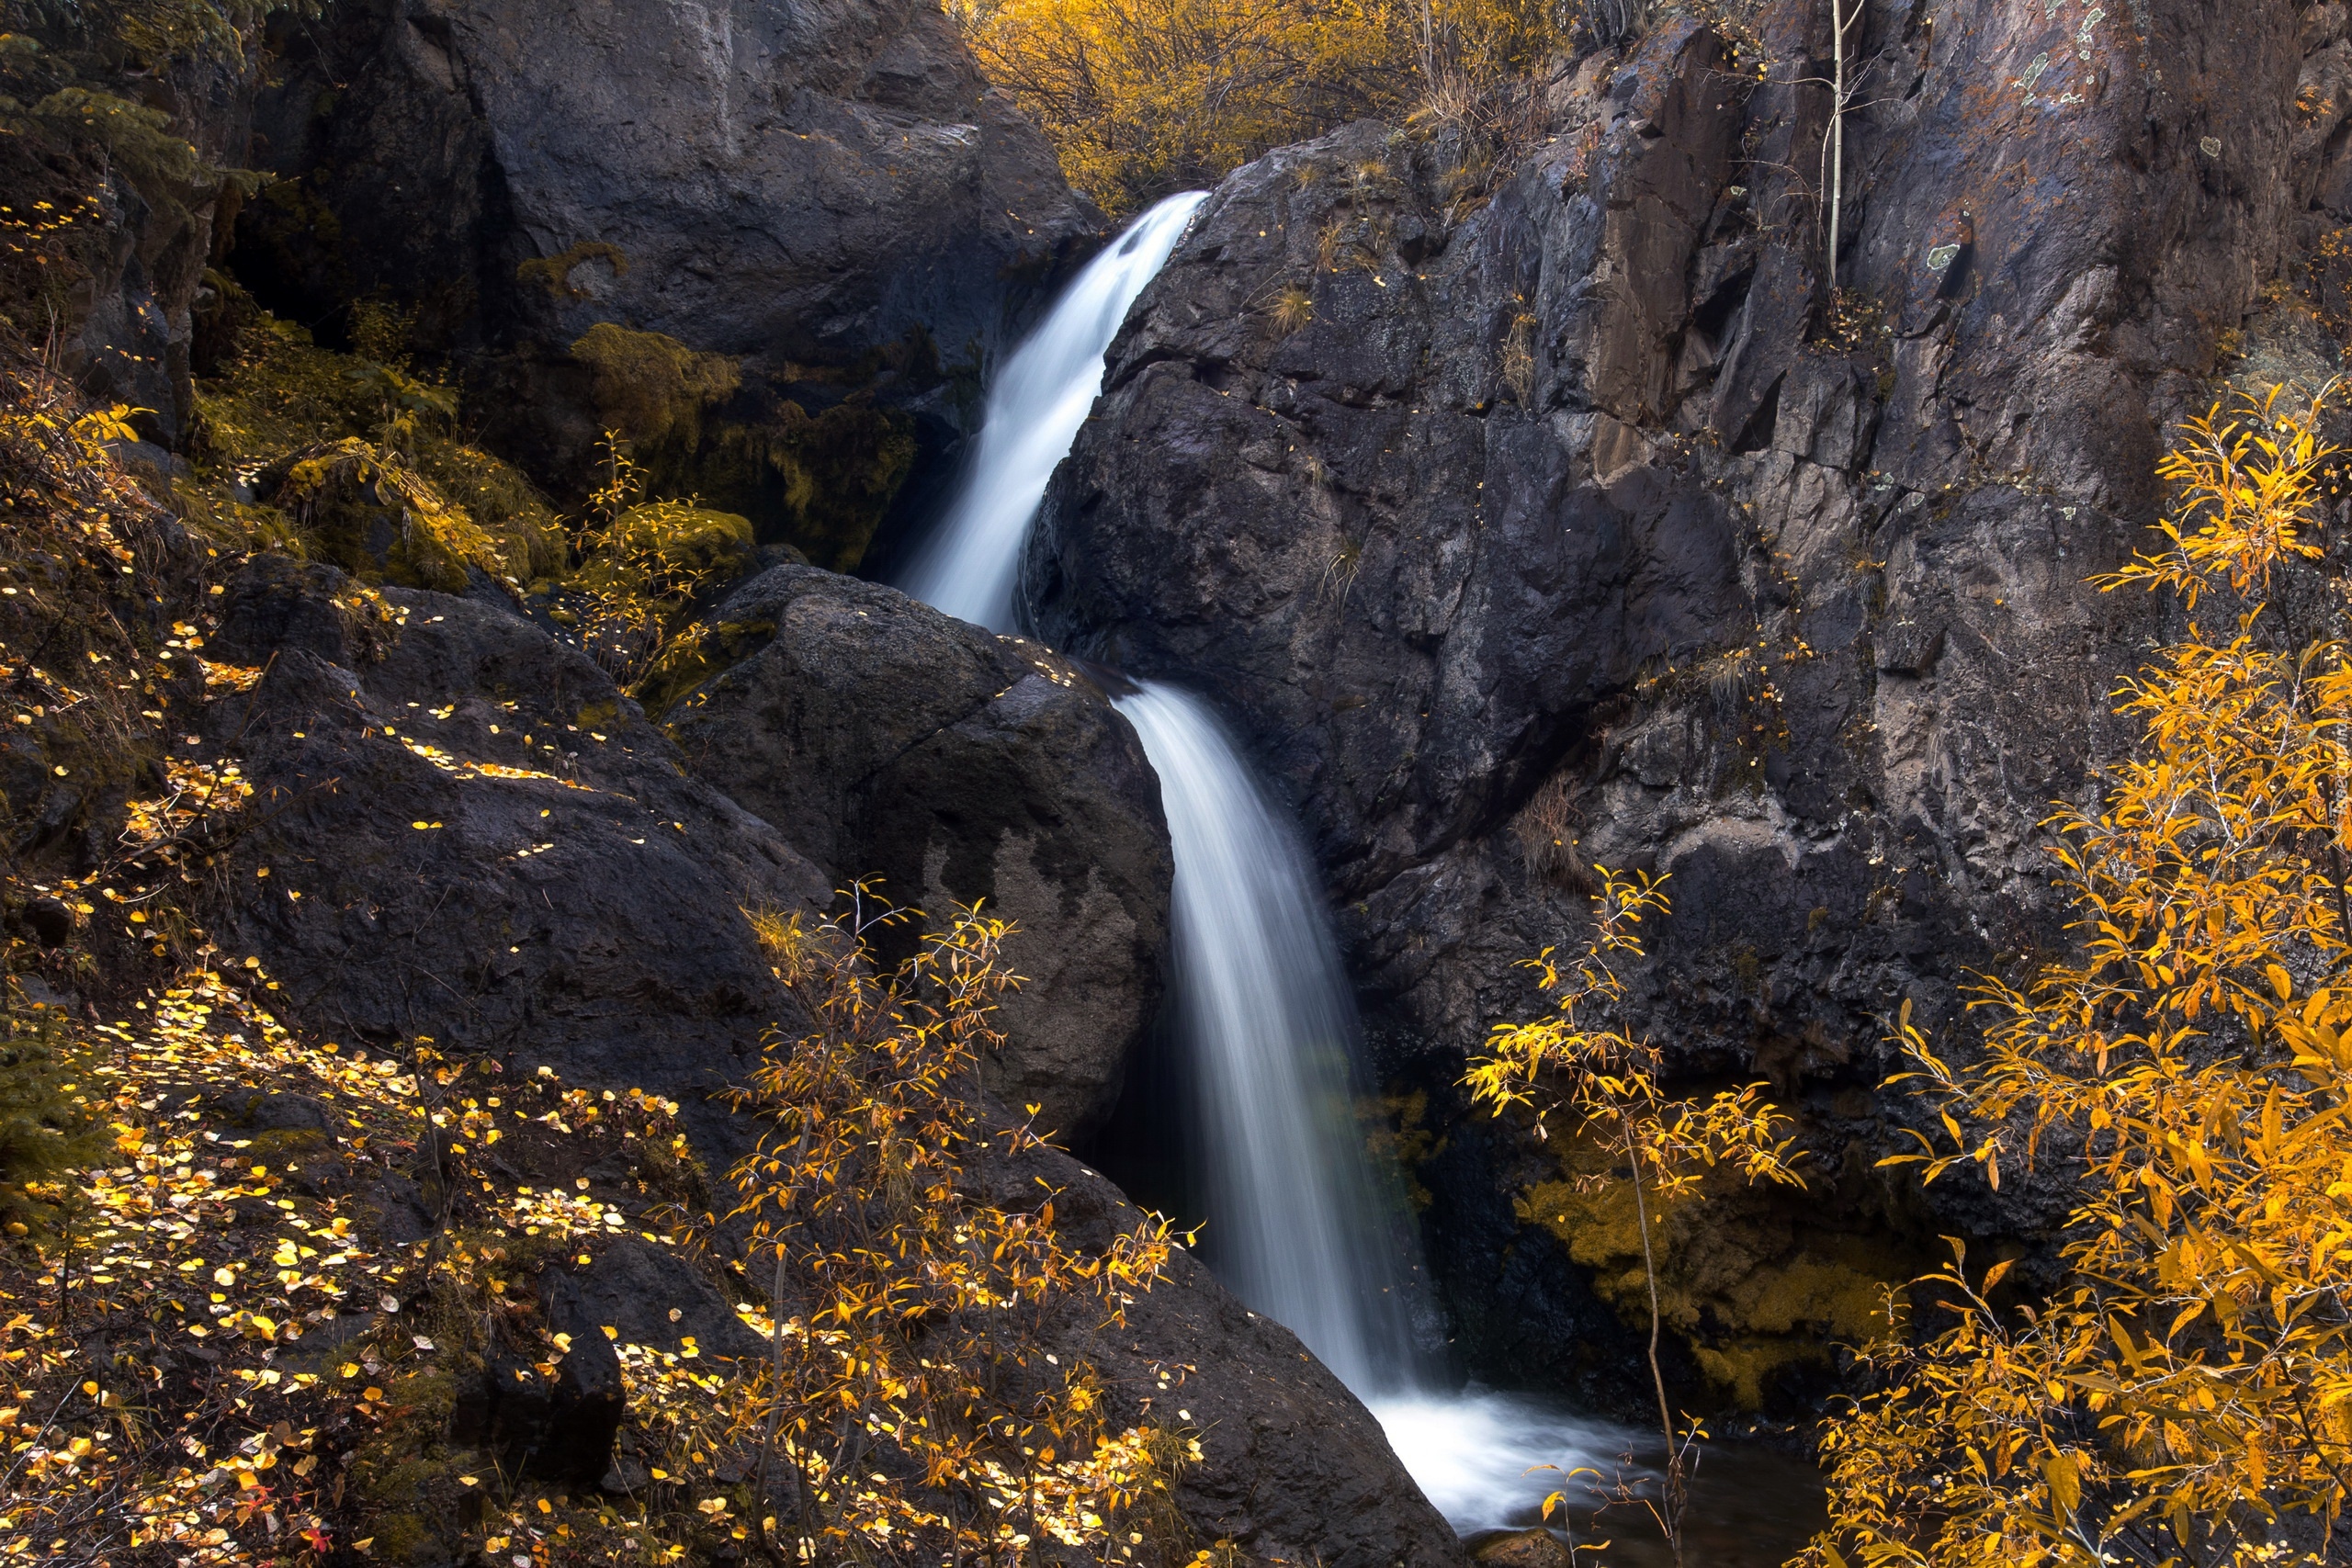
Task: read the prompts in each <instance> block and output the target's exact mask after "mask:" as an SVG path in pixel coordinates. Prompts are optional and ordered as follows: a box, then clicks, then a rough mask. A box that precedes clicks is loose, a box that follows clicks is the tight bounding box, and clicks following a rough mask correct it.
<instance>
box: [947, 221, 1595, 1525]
mask: <svg viewBox="0 0 2352 1568" xmlns="http://www.w3.org/2000/svg"><path fill="white" fill-rule="evenodd" d="M1205 199H1207V197H1206V196H1205V194H1204V193H1201V192H1193V193H1190V194H1188V195H1184V196H1176V197H1169V198H1168V199H1167V200H1165V201H1163V202H1161V203H1159V205H1158V206H1157V207H1154V208H1153V209H1151V210H1150V211H1148V212H1147V213H1145V214H1144V215H1143V217H1142V218H1140V219H1138V220H1136V222H1135V224H1134V225H1133V226H1132V227H1130V228H1129V229H1128V230H1127V231H1126V233H1125V235H1124V236H1123V237H1122V238H1121V239H1120V241H1119V242H1118V243H1116V244H1114V246H1112V247H1111V248H1110V249H1109V250H1107V251H1105V252H1104V253H1103V254H1102V255H1100V256H1098V257H1096V258H1095V259H1094V260H1093V261H1092V262H1091V263H1090V264H1089V265H1087V267H1086V268H1085V270H1084V271H1082V272H1081V273H1080V274H1079V276H1078V278H1077V279H1076V281H1074V282H1073V283H1072V284H1071V285H1070V287H1069V291H1068V292H1067V293H1066V294H1064V295H1063V296H1062V298H1061V299H1059V300H1058V301H1057V302H1056V304H1055V306H1054V308H1053V310H1052V311H1051V312H1050V313H1049V314H1048V315H1047V316H1046V320H1045V321H1044V322H1043V323H1042V324H1041V325H1040V326H1039V327H1038V328H1037V330H1036V332H1035V333H1033V334H1032V335H1031V336H1030V337H1029V338H1028V340H1027V341H1025V342H1024V343H1023V344H1022V345H1021V347H1020V348H1019V349H1018V350H1016V351H1015V352H1014V353H1013V355H1012V358H1011V359H1010V360H1008V361H1007V362H1006V364H1005V367H1004V370H1003V372H1002V373H1001V375H1000V376H999V378H998V379H997V383H996V385H995V386H994V387H993V388H991V389H990V390H989V397H988V403H987V423H985V424H984V425H983V426H982V428H981V430H980V434H979V438H978V443H977V451H976V454H975V457H974V459H973V463H972V468H971V470H970V472H969V473H968V474H967V477H966V479H965V480H964V484H963V488H962V489H961V490H960V491H958V492H957V494H956V499H955V501H954V502H953V503H952V504H951V506H950V507H949V509H948V511H947V513H946V514H945V516H944V518H943V519H942V521H941V523H940V524H939V525H938V529H937V531H936V533H934V534H933V536H932V538H931V540H930V541H929V542H928V543H927V545H926V546H925V547H923V548H922V551H921V553H920V554H919V555H918V556H917V558H916V559H915V562H914V565H913V566H912V567H911V568H910V570H909V571H908V573H907V574H906V581H905V584H904V586H905V587H906V590H907V592H910V593H911V594H912V595H914V596H915V597H916V598H918V599H922V600H923V601H924V602H926V603H928V604H932V605H933V606H935V607H936V608H938V609H941V610H944V611H945V612H947V613H948V614H949V615H956V616H958V617H960V618H962V619H964V620H967V621H972V622H975V623H977V624H978V625H980V626H987V627H989V629H990V630H992V631H996V632H1001V633H1003V632H1014V631H1018V630H1019V629H1021V628H1020V627H1019V626H1018V625H1017V611H1016V609H1015V601H1014V589H1015V583H1016V581H1017V578H1018V573H1019V570H1020V562H1021V555H1022V551H1023V547H1024V546H1025V544H1026V542H1027V538H1028V533H1029V526H1030V524H1031V523H1032V522H1033V521H1034V520H1035V516H1036V513H1037V507H1038V503H1039V502H1040V501H1042V499H1043V498H1044V495H1045V491H1046V481H1047V480H1048V479H1051V478H1052V476H1053V471H1054V468H1055V467H1056V465H1057V464H1058V463H1059V462H1060V461H1061V459H1062V458H1063V457H1065V456H1066V455H1068V453H1069V447H1070V445H1071V443H1072V442H1073V441H1075V440H1076V439H1077V436H1078V430H1079V426H1080V425H1081V424H1082V423H1085V420H1086V415H1087V412H1088V411H1089V410H1090V409H1091V407H1092V406H1093V402H1094V399H1095V397H1096V395H1097V394H1098V393H1099V392H1100V391H1101V389H1102V383H1103V355H1104V353H1105V352H1106V351H1107V350H1108V349H1109V347H1110V344H1111V340H1112V338H1113V337H1114V336H1115V335H1116V334H1117V333H1118V330H1119V326H1120V323H1121V322H1122V321H1124V320H1125V316H1126V311H1127V309H1128V307H1129V306H1130V305H1131V304H1133V303H1134V301H1135V299H1136V296H1137V295H1138V294H1140V293H1141V292H1142V291H1143V289H1144V287H1145V286H1146V285H1147V284H1148V283H1149V282H1150V281H1151V279H1152V277H1153V276H1155V275H1157V274H1158V272H1159V269H1160V267H1161V265H1163V264H1164V263H1165V262H1166V261H1167V259H1168V256H1169V254H1170V252H1172V251H1173V250H1174V249H1175V247H1176V244H1177V242H1178V241H1179V240H1181V239H1182V236H1183V231H1184V229H1185V226H1186V225H1187V224H1188V223H1189V222H1190V221H1191V220H1192V216H1193V212H1194V210H1195V209H1198V208H1199V206H1200V204H1201V203H1202V202H1203V201H1204V200H1205ZM1114 701H1115V702H1116V703H1117V705H1118V708H1119V711H1120V712H1122V713H1124V714H1125V715H1126V716H1127V720H1128V722H1129V723H1131V724H1133V725H1134V726H1135V728H1136V734H1137V736H1138V737H1140V738H1141V739H1142V741H1143V747H1144V752H1145V755H1146V756H1147V757H1148V758H1149V759H1150V761H1151V765H1152V768H1153V769H1154V771H1155V772H1157V773H1159V789H1160V801H1161V804H1162V806H1163V807H1164V808H1165V810H1166V811H1167V814H1168V830H1169V838H1170V844H1171V847H1172V849H1173V851H1174V854H1175V862H1176V879H1175V892H1174V905H1175V908H1174V910H1173V914H1174V921H1173V924H1174V947H1175V953H1174V968H1175V978H1176V1003H1175V1010H1176V1015H1177V1021H1178V1023H1179V1026H1180V1030H1181V1035H1182V1046H1183V1056H1184V1060H1185V1063H1186V1066H1187V1069H1188V1071H1189V1072H1190V1073H1191V1074H1192V1075H1193V1088H1194V1092H1195V1097H1196V1099H1197V1100H1198V1110H1199V1111H1200V1114H1199V1116H1198V1118H1197V1124H1198V1127H1199V1136H1200V1139H1201V1145H1202V1146H1201V1147H1200V1148H1199V1149H1198V1150H1196V1151H1195V1153H1196V1155H1197V1156H1198V1159H1199V1163H1200V1167H1201V1169H1202V1171H1203V1173H1204V1179H1205V1186H1206V1188H1207V1193H1206V1197H1207V1204H1208V1235H1209V1237H1210V1243H1211V1245H1210V1250H1211V1251H1212V1253H1213V1254H1214V1256H1215V1258H1216V1264H1217V1269H1218V1273H1219V1276H1220V1278H1222V1279H1223V1280H1224V1281H1225V1283H1226V1284H1227V1287H1228V1288H1230V1289H1231V1290H1232V1291H1233V1292H1234V1293H1235V1294H1236V1295H1238V1296H1239V1297H1240V1298H1241V1299H1242V1300H1243V1301H1244V1302H1246V1303H1249V1304H1250V1306H1251V1307H1252V1308H1253V1309H1254V1310H1256V1311H1259V1312H1261V1313H1264V1314H1266V1315H1268V1316H1270V1317H1272V1318H1273V1319H1274V1320H1275V1321H1276V1322H1278V1323H1281V1324H1282V1325H1284V1326H1285V1327H1287V1328H1289V1329H1290V1330H1291V1331H1292V1332H1293V1333H1295V1334H1296V1335H1297V1336H1298V1337H1299V1338H1300V1339H1301V1340H1303V1341H1305V1342H1306V1346H1307V1348H1309V1349H1311V1350H1313V1351H1314V1352H1315V1354H1316V1355H1317V1357H1319V1358H1321V1359H1322V1361H1323V1364H1324V1365H1325V1366H1327V1367H1329V1368H1330V1369H1331V1371H1333V1372H1334V1373H1336V1374H1337V1375H1338V1376H1339V1377H1340V1381H1342V1382H1345V1383H1346V1384H1347V1385H1348V1387H1349V1388H1350V1389H1351V1391H1352V1392H1353V1393H1355V1394H1356V1395H1357V1397H1358V1398H1360V1399H1363V1401H1364V1402H1365V1403H1366V1404H1367V1405H1369V1406H1370V1408H1371V1409H1372V1411H1373V1413H1374V1415H1375V1416H1378V1417H1379V1418H1380V1421H1381V1424H1382V1426H1383V1427H1384V1429H1385V1431H1386V1432H1387V1434H1388V1439H1389V1443H1390V1445H1391V1446H1392V1447H1393V1448H1394V1449H1395V1450H1397V1458H1398V1459H1400V1460H1401V1461H1403V1462H1404V1464H1405V1467H1406V1468H1407V1470H1408V1471H1409V1472H1411V1473H1412V1475H1413V1477H1414V1479H1415V1480H1416V1481H1417V1482H1418V1483H1419V1484H1420V1486H1421V1488H1422V1490H1423V1491H1424V1492H1425V1493H1426V1494H1427V1495H1428V1496H1429V1498H1430V1502H1431V1503H1433V1504H1434V1505H1436V1506H1437V1507H1438V1509H1439V1511H1440V1512H1441V1513H1442V1514H1443V1515H1444V1516H1445V1517H1446V1519H1447V1520H1448V1521H1449V1522H1450V1523H1452V1524H1453V1526H1454V1528H1455V1529H1461V1530H1464V1531H1469V1530H1473V1529H1482V1528H1486V1527H1488V1526H1499V1525H1507V1524H1527V1523H1532V1522H1533V1520H1534V1518H1535V1517H1536V1509H1537V1507H1538V1506H1539V1505H1540V1503H1541V1500H1542V1498H1543V1497H1544V1494H1545V1493H1547V1492H1549V1491H1551V1490H1553V1489H1554V1488H1555V1486H1558V1485H1560V1484H1561V1483H1562V1475H1563V1473H1564V1472H1566V1471H1568V1470H1570V1469H1571V1468H1572V1467H1575V1466H1577V1465H1585V1464H1591V1465H1596V1466H1599V1467H1600V1468H1604V1469H1606V1468H1610V1467H1609V1466H1608V1465H1607V1464H1606V1463H1605V1462H1604V1461H1603V1459H1602V1456H1603V1455H1604V1454H1605V1453H1607V1452H1608V1451H1610V1450H1611V1449H1616V1448H1622V1447H1623V1444H1622V1441H1617V1442H1612V1441H1611V1438H1612V1437H1614V1436H1615V1434H1612V1433H1611V1430H1610V1429H1609V1428H1607V1427H1601V1426H1600V1425H1599V1424H1596V1423H1591V1422H1584V1421H1579V1420H1577V1419H1575V1418H1573V1417H1567V1416H1561V1415H1560V1414H1559V1413H1557V1412H1555V1411H1551V1410H1548V1409H1546V1408H1545V1407H1544V1406H1542V1405H1540V1404H1535V1403H1533V1402H1531V1401H1527V1400H1522V1399H1518V1398H1515V1397H1512V1396H1509V1395H1502V1394H1494V1393H1477V1392H1471V1393H1452V1392H1446V1391H1442V1390H1440V1389H1438V1388H1436V1387H1434V1386H1432V1385H1431V1384H1430V1382H1429V1381H1428V1380H1427V1378H1426V1377H1425V1375H1424V1373H1423V1371H1422V1369H1421V1366H1420V1363H1419V1358H1418V1357H1417V1355H1416V1353H1415V1349H1414V1346H1413V1340H1412V1335H1411V1323H1410V1311H1409V1308H1408V1303H1407V1301H1406V1298H1405V1294H1404V1286H1405V1281H1406V1280H1407V1279H1408V1278H1409V1277H1410V1275H1411V1273H1412V1272H1413V1264H1414V1261H1415V1259H1414V1258H1412V1256H1410V1254H1411V1251H1412V1248H1411V1244H1410V1243H1409V1242H1405V1241H1401V1240H1400V1239H1399V1237H1400V1236H1401V1235H1403V1234H1404V1233H1403V1230H1402V1227H1400V1226H1399V1225H1397V1224H1395V1223H1393V1216H1392V1214H1391V1213H1389V1211H1388V1206H1387V1205H1385V1203H1384V1201H1383V1191H1384V1188H1383V1184H1382V1182H1381V1180H1380V1179H1378V1175H1377V1173H1375V1172H1374V1170H1373V1169H1372V1168H1371V1164H1370V1161H1369V1159H1368V1157H1367V1155H1366V1152H1365V1148H1364V1139H1363V1132H1362V1130H1361V1128H1360V1126H1359V1125H1358V1123H1357V1122H1356V1119H1355V1115H1354V1111H1353V1110H1352V1108H1351V1103H1350V1062H1351V1056H1352V1055H1353V1052H1354V1047H1355V1043H1356V1020H1355V1007H1354V1002H1353V1000H1352V998H1351V990H1350V987H1349V986H1348V983H1347V976H1346V972H1345V970H1344V969H1343V968H1342V967H1341V965H1340V956H1339V947H1338V943H1337V942H1336V941H1335V940H1334V939H1333V936H1332V933H1331V927H1330V920H1329V915H1328V914H1327V912H1326V911H1325V909H1324V908H1323V900H1322V897H1321V895H1320V892H1319V890H1318V886H1317V881H1316V879H1315V876H1314V872H1313V867H1312V865H1311V863H1309V862H1308V860H1307V858H1306V852H1305V850H1304V849H1303V847H1302V846H1301V844H1300V843H1299V841H1298V837H1297V834H1296V832H1295V829H1293V828H1292V826H1291V825H1290V823H1289V822H1288V821H1287V820H1286V819H1285V818H1284V817H1283V814H1282V813H1281V811H1280V810H1279V809H1278V808H1277V807H1276V806H1275V805H1274V803H1273V801H1272V798H1271V797H1270V796H1269V795H1266V794H1265V792H1264V791H1262V790H1261V788H1260V786H1259V785H1258V784H1257V782H1256V781H1255V780H1254V779H1253V778H1252V777H1251V775H1250V769H1249V766H1248V764H1247V763H1246V762H1245V761H1243V759H1242V757H1241V754H1240V752H1239V751H1238V750H1237V749H1236V748H1235V746H1234V744H1233V741H1232V739H1230V737H1229V736H1228V735H1227V733H1226V730H1225V728H1224V727H1223V725H1221V724H1220V723H1219V722H1218V720H1217V718H1216V714H1215V713H1214V711H1213V710H1211V709H1210V707H1209V706H1208V705H1207V704H1206V703H1204V701H1202V700H1201V699H1200V698H1199V697H1197V696H1195V695H1193V694H1190V693H1187V692H1184V691H1182V690H1181V689H1179V688H1177V687H1174V686H1170V685H1167V684H1164V683H1161V682H1148V681H1146V682H1134V684H1133V688H1132V689H1131V690H1130V691H1128V692H1126V693H1125V694H1122V695H1120V696H1118V697H1117V698H1115V699H1114ZM1534 1466H1544V1467H1551V1466H1556V1467H1558V1468H1557V1470H1556V1471H1554V1470H1551V1469H1548V1468H1546V1469H1543V1470H1536V1471H1533V1472H1531V1467H1534Z"/></svg>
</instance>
